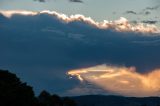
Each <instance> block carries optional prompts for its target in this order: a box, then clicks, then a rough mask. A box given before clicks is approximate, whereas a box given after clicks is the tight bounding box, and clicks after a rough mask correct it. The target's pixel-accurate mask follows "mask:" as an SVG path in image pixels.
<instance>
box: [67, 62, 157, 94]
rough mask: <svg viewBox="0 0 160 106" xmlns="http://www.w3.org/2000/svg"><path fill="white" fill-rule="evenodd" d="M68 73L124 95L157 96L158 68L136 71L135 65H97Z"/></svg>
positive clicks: (108, 90)
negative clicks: (141, 71) (144, 71)
mask: <svg viewBox="0 0 160 106" xmlns="http://www.w3.org/2000/svg"><path fill="white" fill-rule="evenodd" d="M68 75H71V76H77V78H78V79H79V80H81V81H88V82H91V83H93V84H95V85H96V86H98V87H101V88H103V89H104V90H106V91H107V92H112V93H115V94H120V95H124V96H136V97H143V96H159V95H160V82H159V79H160V69H156V70H153V71H149V72H148V73H145V74H141V73H138V72H137V70H136V68H135V67H118V66H108V65H99V66H95V67H90V68H82V69H77V70H71V71H69V72H68Z"/></svg>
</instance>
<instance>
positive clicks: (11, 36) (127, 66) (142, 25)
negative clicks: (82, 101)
mask: <svg viewBox="0 0 160 106" xmlns="http://www.w3.org/2000/svg"><path fill="white" fill-rule="evenodd" d="M159 9H160V7H159V1H157V0H134V1H133V0H132V1H131V0H130V1H129V0H118V1H117V0H83V1H80V0H61V1H58V0H23V1H22V0H12V1H10V0H0V50H1V52H0V59H1V61H0V68H1V69H6V70H10V71H11V72H13V73H16V74H17V75H18V76H19V77H20V78H21V79H22V80H23V81H25V82H27V83H28V84H29V85H31V86H33V88H34V91H35V92H36V95H37V94H38V93H39V92H40V91H42V90H47V91H49V92H51V93H56V94H59V95H61V96H66V95H67V96H79V95H87V94H106V95H110V94H111V95H113V94H114V95H122V96H135V97H143V96H160V93H159V90H160V89H159V88H160V86H159V85H160V83H159V80H158V79H159V78H160V56H159V54H160V27H159V20H160V18H159V14H158V11H159ZM70 15H71V16H70ZM103 20H104V21H103Z"/></svg>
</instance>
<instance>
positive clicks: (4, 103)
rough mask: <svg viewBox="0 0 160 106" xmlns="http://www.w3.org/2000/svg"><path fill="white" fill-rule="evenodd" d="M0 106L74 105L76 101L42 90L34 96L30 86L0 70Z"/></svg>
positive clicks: (11, 74) (13, 75)
mask: <svg viewBox="0 0 160 106" xmlns="http://www.w3.org/2000/svg"><path fill="white" fill-rule="evenodd" d="M0 106H76V103H75V102H74V101H73V100H71V99H70V98H64V99H63V98H60V97H59V96H58V95H51V94H49V93H48V92H47V91H42V92H41V93H40V95H39V96H38V98H36V97H35V96H34V92H33V90H32V87H31V86H28V85H27V84H26V83H23V82H22V81H21V80H20V79H19V78H18V77H17V76H16V75H15V74H13V73H10V72H8V71H6V70H0Z"/></svg>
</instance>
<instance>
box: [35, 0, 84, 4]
mask: <svg viewBox="0 0 160 106" xmlns="http://www.w3.org/2000/svg"><path fill="white" fill-rule="evenodd" d="M34 1H39V2H46V1H47V0H34ZM68 1H69V2H77V3H83V1H82V0H68Z"/></svg>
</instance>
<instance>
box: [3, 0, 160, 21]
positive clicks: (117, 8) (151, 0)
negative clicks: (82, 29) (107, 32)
mask: <svg viewBox="0 0 160 106" xmlns="http://www.w3.org/2000/svg"><path fill="white" fill-rule="evenodd" d="M38 1H39V0H23V1H22V0H12V1H10V0H1V1H0V9H1V10H31V11H42V10H50V11H57V12H60V13H64V14H66V15H72V14H83V15H85V16H88V17H92V18H93V19H95V20H97V21H103V20H104V19H106V20H110V21H112V20H115V19H119V17H122V16H123V17H126V18H127V19H129V20H130V21H135V20H141V21H148V20H152V21H157V20H158V19H157V17H159V13H158V11H159V9H156V10H154V9H153V10H151V9H148V10H145V9H146V8H148V7H150V8H153V7H155V6H158V5H159V1H158V0H84V1H82V2H70V1H69V0H46V1H45V0H44V2H43V0H42V1H41V2H38ZM127 11H128V12H129V11H134V12H135V13H137V14H134V13H131V12H129V13H128V14H127ZM146 11H148V14H147V15H144V14H145V13H144V12H146ZM149 12H151V13H149ZM158 21H159V20H158Z"/></svg>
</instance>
